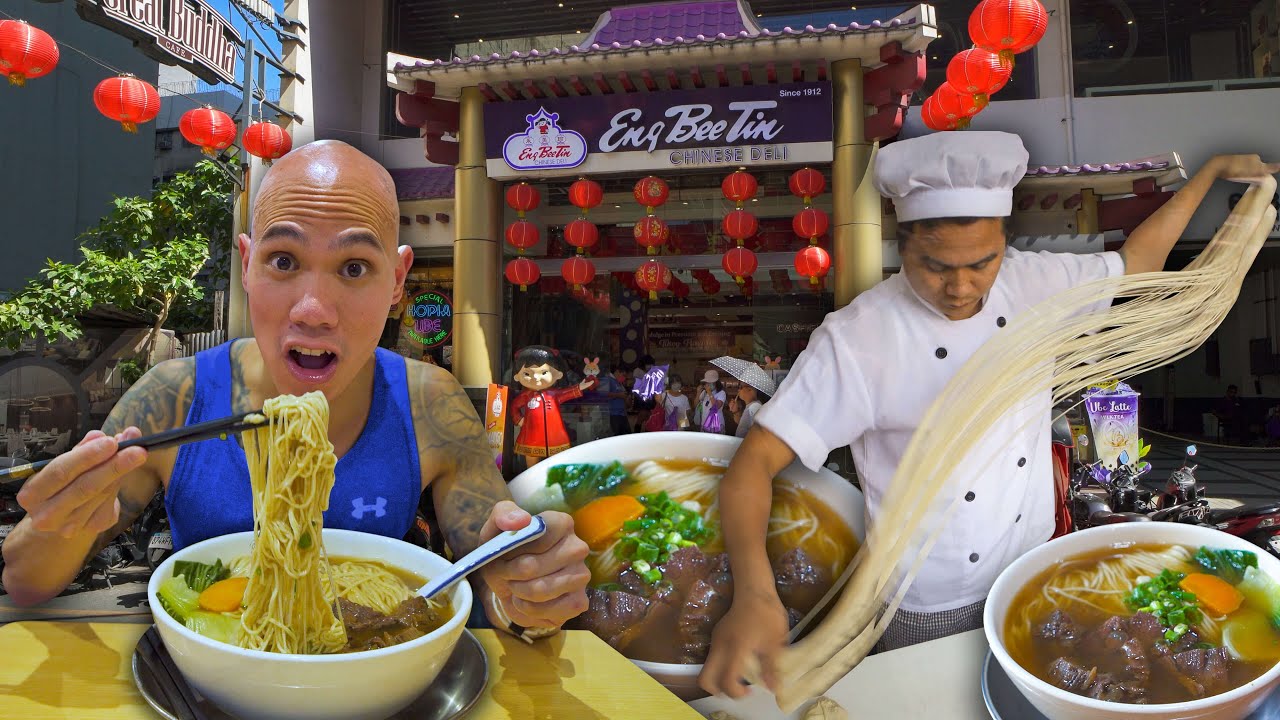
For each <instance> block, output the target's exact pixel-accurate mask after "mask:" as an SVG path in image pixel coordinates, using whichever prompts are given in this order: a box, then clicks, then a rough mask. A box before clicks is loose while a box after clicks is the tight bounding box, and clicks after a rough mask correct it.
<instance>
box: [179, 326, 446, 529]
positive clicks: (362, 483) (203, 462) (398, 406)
mask: <svg viewBox="0 0 1280 720" xmlns="http://www.w3.org/2000/svg"><path fill="white" fill-rule="evenodd" d="M376 352H377V356H376V369H375V370H374V376H373V403H372V404H371V405H370V406H369V417H368V419H367V420H366V421H365V426H364V430H363V431H362V432H361V433H360V437H358V438H357V439H356V442H355V444H354V445H352V446H351V449H350V450H348V451H347V454H346V455H343V456H342V457H341V458H339V459H338V465H337V468H336V469H335V475H336V476H337V479H336V481H335V482H334V485H333V492H332V493H331V494H330V496H329V509H328V510H327V511H325V513H324V526H325V527H331V528H343V529H346V530H360V531H363V532H368V533H374V534H376V535H385V536H388V537H394V538H402V537H404V536H405V534H406V533H407V532H408V531H409V528H410V527H411V526H412V525H413V521H414V516H415V513H416V512H417V509H418V499H419V496H420V495H421V494H422V474H421V472H419V469H418V443H417V439H416V437H415V435H414V432H413V415H412V414H411V412H410V405H409V388H408V385H407V384H406V381H405V361H404V358H403V357H401V356H399V355H396V354H395V353H393V352H391V351H389V350H384V349H382V348H378V349H377V351H376ZM230 414H231V343H225V344H223V345H219V346H218V347H215V348H211V349H209V350H205V351H203V352H200V353H197V354H196V378H195V397H194V398H192V401H191V409H190V411H189V412H188V413H187V424H188V425H189V424H192V423H198V422H203V421H205V420H216V419H217V418H222V417H226V416H228V415H230ZM164 505H165V509H166V510H168V513H169V529H170V531H171V532H172V533H173V547H174V549H175V550H178V549H181V548H184V547H186V546H188V545H191V544H194V543H197V542H200V541H201V540H207V539H209V538H211V537H217V536H219V535H227V534H230V533H236V532H244V531H248V530H252V529H253V497H252V493H251V492H250V489H249V464H248V461H247V460H246V459H245V455H244V448H242V447H241V446H240V444H239V443H237V442H236V440H235V438H231V437H228V438H227V439H225V440H222V439H218V438H214V439H211V440H203V441H201V442H198V443H191V444H188V445H183V446H181V447H180V448H179V449H178V458H177V460H176V461H175V462H174V465H173V475H172V476H171V477H170V478H169V489H168V491H167V492H166V493H165V498H164Z"/></svg>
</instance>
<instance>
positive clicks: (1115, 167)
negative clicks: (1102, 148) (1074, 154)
mask: <svg viewBox="0 0 1280 720" xmlns="http://www.w3.org/2000/svg"><path fill="white" fill-rule="evenodd" d="M1167 167H1169V163H1168V162H1150V161H1144V162H1137V163H1128V162H1124V163H1102V164H1101V165H1089V164H1088V163H1086V164H1084V165H1056V166H1053V167H1049V166H1047V165H1041V166H1040V167H1038V168H1030V169H1028V170H1027V177H1064V176H1070V175H1097V174H1100V173H1123V172H1144V171H1147V170H1164V169H1165V168H1167Z"/></svg>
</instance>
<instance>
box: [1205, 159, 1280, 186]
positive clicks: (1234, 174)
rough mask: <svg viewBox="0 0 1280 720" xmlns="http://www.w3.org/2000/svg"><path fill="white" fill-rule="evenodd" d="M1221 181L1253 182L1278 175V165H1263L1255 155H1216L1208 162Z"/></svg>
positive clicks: (1279, 169) (1279, 171)
mask: <svg viewBox="0 0 1280 720" xmlns="http://www.w3.org/2000/svg"><path fill="white" fill-rule="evenodd" d="M1209 162H1210V163H1211V164H1212V165H1213V166H1214V168H1215V170H1216V171H1217V176H1218V177H1219V178H1222V179H1223V180H1231V181H1234V182H1246V183H1247V182H1253V181H1256V180H1258V179H1260V178H1263V177H1266V176H1267V175H1275V174H1276V173H1280V163H1264V162H1262V158H1261V157H1259V156H1257V155H1217V156H1215V157H1214V158H1213V159H1212V160H1210V161H1209Z"/></svg>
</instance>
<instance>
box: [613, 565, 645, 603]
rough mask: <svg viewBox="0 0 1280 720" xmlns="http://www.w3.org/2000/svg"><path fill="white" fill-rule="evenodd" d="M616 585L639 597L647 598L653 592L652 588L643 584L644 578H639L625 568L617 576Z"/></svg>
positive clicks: (632, 571)
mask: <svg viewBox="0 0 1280 720" xmlns="http://www.w3.org/2000/svg"><path fill="white" fill-rule="evenodd" d="M618 585H620V586H622V589H623V590H625V591H627V592H629V593H631V594H632V595H639V596H640V597H648V596H649V593H651V592H653V586H652V585H650V584H649V583H647V582H645V581H644V578H642V577H640V575H639V574H637V573H636V571H635V570H632V569H631V568H627V569H626V570H623V571H622V572H621V573H619V574H618Z"/></svg>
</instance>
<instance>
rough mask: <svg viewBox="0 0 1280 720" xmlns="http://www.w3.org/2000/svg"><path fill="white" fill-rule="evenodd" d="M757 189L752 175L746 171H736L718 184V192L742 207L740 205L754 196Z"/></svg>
mask: <svg viewBox="0 0 1280 720" xmlns="http://www.w3.org/2000/svg"><path fill="white" fill-rule="evenodd" d="M758 187H759V185H758V184H757V183H756V178H755V176H754V175H752V174H751V173H749V172H747V171H746V170H736V171H734V172H732V173H730V174H729V177H727V178H725V179H724V182H722V183H720V192H722V193H724V196H725V197H727V198H729V199H730V200H732V201H734V202H735V203H737V205H738V207H742V203H744V202H746V201H747V200H750V199H751V198H753V197H755V196H756V189H757V188H758Z"/></svg>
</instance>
